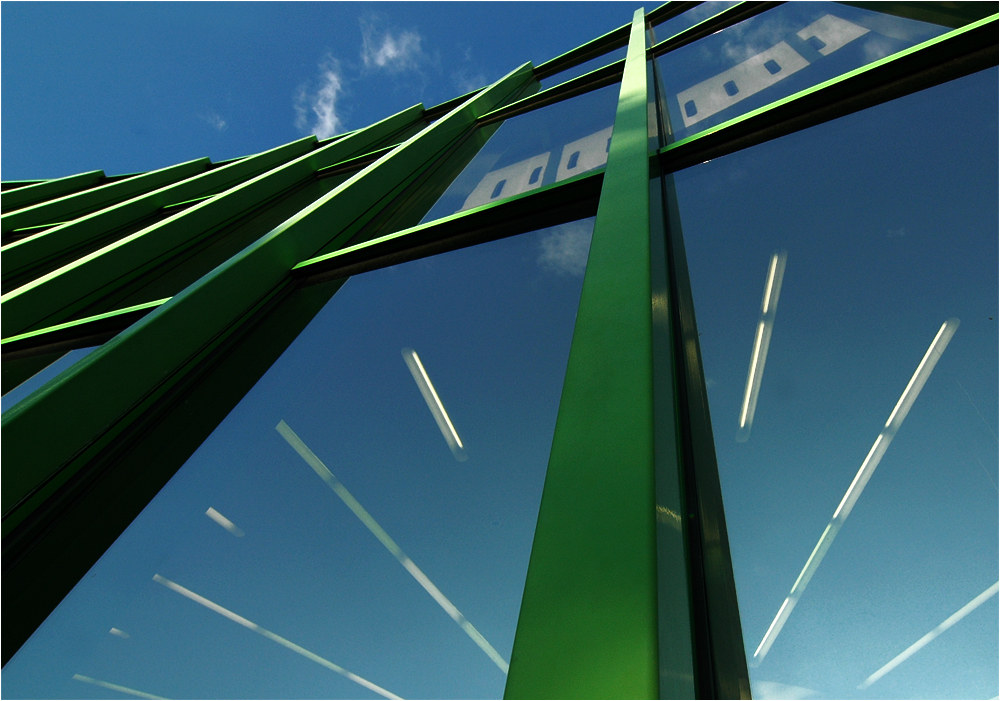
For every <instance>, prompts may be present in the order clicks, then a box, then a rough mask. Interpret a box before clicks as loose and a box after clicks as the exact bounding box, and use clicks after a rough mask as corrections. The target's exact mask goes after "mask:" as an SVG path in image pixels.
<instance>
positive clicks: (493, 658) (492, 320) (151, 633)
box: [3, 220, 593, 698]
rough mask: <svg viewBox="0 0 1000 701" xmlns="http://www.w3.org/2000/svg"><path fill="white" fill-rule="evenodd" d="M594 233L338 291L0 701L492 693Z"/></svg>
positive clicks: (54, 626)
mask: <svg viewBox="0 0 1000 701" xmlns="http://www.w3.org/2000/svg"><path fill="white" fill-rule="evenodd" d="M592 226H593V222H592V220H584V221H580V222H573V223H569V224H566V225H563V226H560V227H554V228H551V229H546V230H542V231H538V232H534V233H531V234H526V235H523V236H517V237H512V238H509V239H503V240H500V241H496V242H493V243H489V244H484V245H481V246H477V247H473V248H467V249H463V250H459V251H454V252H451V253H447V254H444V255H440V256H436V257H434V258H429V259H424V260H418V261H413V262H411V263H406V264H403V265H399V266H396V267H392V268H387V269H384V270H378V271H373V272H371V273H366V274H364V275H360V276H357V277H355V278H352V279H351V280H349V281H348V282H347V283H346V285H345V286H344V287H343V288H342V289H341V290H340V291H338V292H337V293H336V294H335V295H334V297H333V299H332V300H331V302H330V303H329V304H327V306H326V307H325V308H324V309H323V310H322V311H321V312H320V313H319V314H318V315H317V317H316V319H314V320H313V322H312V323H311V324H310V326H309V327H308V328H307V329H306V331H305V332H303V334H302V335H301V336H300V337H299V338H298V339H297V340H296V341H295V343H294V344H292V346H290V347H289V348H288V350H287V351H286V352H285V353H284V354H283V355H282V356H281V358H280V359H279V360H278V362H277V363H276V364H275V365H274V366H273V367H272V368H271V369H270V370H269V371H268V373H267V374H265V376H264V377H263V378H262V379H261V380H260V381H259V382H258V383H257V384H256V385H255V387H254V388H253V390H251V392H250V393H249V394H248V395H247V397H246V398H245V399H244V400H243V401H242V402H241V403H240V404H239V405H238V406H237V407H236V408H235V409H234V411H233V412H232V413H231V414H230V415H229V417H228V418H227V419H226V420H225V421H224V422H223V423H222V424H221V425H220V426H219V427H218V429H217V430H216V431H215V432H214V433H213V434H212V435H211V436H210V437H209V439H208V440H207V441H206V442H205V443H204V444H203V445H202V446H201V447H200V448H199V450H198V451H197V452H196V453H195V454H194V455H193V456H192V457H191V459H190V460H189V461H188V463H187V464H186V465H185V466H184V467H183V468H182V469H181V470H180V472H178V474H177V475H176V476H175V477H174V478H173V479H172V480H171V481H170V482H169V483H168V484H167V486H166V487H164V489H163V490H162V491H161V492H160V494H159V495H158V496H157V497H156V499H155V500H154V501H153V502H151V503H150V505H149V506H148V507H147V508H146V509H145V510H144V511H143V513H142V514H141V515H140V516H139V517H138V518H137V519H136V521H135V522H134V523H133V524H132V525H131V526H130V527H129V529H128V530H127V531H126V532H125V533H124V534H123V535H122V536H121V537H120V538H119V539H118V541H117V542H116V543H115V545H114V546H113V547H112V548H111V549H110V550H109V551H108V552H107V553H106V554H105V555H104V557H103V558H102V559H101V560H100V561H99V562H98V564H97V565H96V566H95V567H94V568H93V569H92V570H91V572H90V573H88V575H87V576H86V577H85V578H84V579H83V580H82V581H81V582H80V583H79V584H78V585H77V587H76V588H75V589H74V590H73V591H72V592H71V593H70V594H69V596H68V597H67V598H66V599H65V600H64V601H63V603H62V604H60V606H59V607H58V608H57V609H56V611H55V612H54V613H53V614H52V615H51V616H50V617H49V619H48V620H47V621H46V622H45V623H44V624H43V625H42V627H41V628H40V629H39V630H38V631H36V633H35V634H34V636H33V637H32V638H31V639H30V640H29V642H28V643H27V644H26V645H25V646H24V647H23V648H22V649H21V650H20V651H19V652H18V653H17V655H15V656H14V658H13V659H12V660H11V661H10V662H9V663H8V664H7V666H6V667H5V668H4V672H3V683H4V692H5V695H7V696H10V697H15V696H41V697H63V698H67V697H68V698H87V697H103V696H108V695H109V692H115V693H117V692H120V693H122V694H126V695H132V696H135V695H137V694H139V695H143V694H144V695H147V696H146V697H147V698H151V697H158V696H164V697H172V698H196V697H200V698H279V697H280V698H289V697H290V698H391V697H392V696H393V695H396V696H402V697H411V698H490V697H499V696H500V695H501V694H502V693H503V687H504V683H505V675H504V672H503V671H502V670H503V667H505V666H506V662H507V660H509V658H510V650H511V645H512V642H513V635H514V627H515V625H516V621H517V613H518V609H519V606H520V597H521V590H522V587H523V582H524V574H525V570H526V567H527V562H528V554H529V550H530V546H531V538H532V534H533V531H534V525H535V518H536V516H537V510H538V500H539V498H540V494H541V488H542V480H543V478H544V472H545V466H546V464H547V460H548V451H549V445H550V442H551V434H552V430H553V427H554V424H555V414H556V409H557V407H558V402H559V395H560V391H561V388H562V380H563V373H564V372H565V365H566V359H567V357H568V354H569V343H570V336H571V334H572V329H573V323H574V319H575V315H576V307H577V303H578V301H579V294H580V285H581V282H582V271H583V267H584V265H585V263H586V257H587V251H588V247H589V239H590V232H591V229H592ZM404 349H412V350H415V351H417V352H418V353H419V358H420V360H421V364H422V366H423V367H424V369H425V372H426V374H427V376H428V378H429V379H430V380H432V381H433V387H434V391H435V394H436V396H437V397H438V398H439V400H440V402H441V403H442V405H443V406H444V407H446V408H447V413H448V414H449V415H450V418H451V420H452V421H453V422H454V425H455V426H456V427H457V430H458V431H460V432H461V441H462V443H463V446H464V449H465V451H466V453H467V460H465V461H464V462H458V461H456V459H455V457H454V455H453V454H452V452H451V450H450V449H449V445H448V443H447V442H446V439H445V438H444V437H443V435H442V432H441V431H440V430H439V428H438V426H437V425H436V423H435V417H434V416H433V415H432V413H431V411H429V410H428V404H427V403H426V402H425V400H424V397H423V396H422V394H421V390H420V389H419V388H418V386H417V385H415V383H414V379H413V377H412V375H411V372H410V370H409V369H408V366H407V363H406V362H405V359H404V356H403V355H402V353H401V352H402V351H403V350H404ZM276 427H277V429H278V430H276ZM293 435H294V437H295V438H292V436H293ZM296 439H297V440H298V441H299V443H296ZM309 454H312V456H313V458H315V459H314V460H313V459H312V458H310V459H309V460H307V459H306V457H307V456H308V455H309ZM320 466H322V467H320ZM477 635H478V636H479V637H477ZM490 650H492V651H493V652H492V653H491V652H490Z"/></svg>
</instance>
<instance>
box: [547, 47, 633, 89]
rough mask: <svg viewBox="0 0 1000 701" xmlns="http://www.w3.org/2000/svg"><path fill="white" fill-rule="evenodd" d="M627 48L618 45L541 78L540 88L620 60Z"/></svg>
mask: <svg viewBox="0 0 1000 701" xmlns="http://www.w3.org/2000/svg"><path fill="white" fill-rule="evenodd" d="M627 50H628V47H625V46H622V47H619V48H617V49H614V50H613V51H609V52H608V53H606V54H601V55H600V56H597V57H596V58H592V59H590V60H587V61H584V62H583V63H579V64H577V65H575V66H573V67H571V68H567V69H566V70H564V71H559V72H558V73H553V74H552V75H550V76H547V77H545V78H542V79H541V80H540V81H538V82H539V83H540V84H541V86H542V90H546V89H548V88H551V87H554V86H556V85H559V84H560V83H565V82H566V81H567V80H570V79H572V78H578V77H579V76H581V75H585V74H587V73H590V72H591V71H596V70H597V69H598V68H604V66H607V65H608V64H611V63H614V62H615V61H621V60H622V59H623V58H625V54H626V52H627Z"/></svg>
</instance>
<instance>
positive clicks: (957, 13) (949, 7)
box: [842, 2, 997, 27]
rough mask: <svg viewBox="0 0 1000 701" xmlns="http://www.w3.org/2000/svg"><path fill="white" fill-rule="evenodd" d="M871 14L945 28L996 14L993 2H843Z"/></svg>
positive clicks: (995, 6) (959, 25) (995, 5)
mask: <svg viewBox="0 0 1000 701" xmlns="http://www.w3.org/2000/svg"><path fill="white" fill-rule="evenodd" d="M842 4H844V5H852V6H853V7H860V8H862V9H864V10H871V11H872V12H882V13H884V14H888V15H895V16H897V17H905V18H907V19H914V20H917V21H919V22H931V23H933V24H940V25H943V26H945V27H961V26H964V25H966V24H968V23H970V22H974V21H976V20H979V19H982V18H983V17H987V16H989V15H991V14H993V13H994V12H996V9H997V4H996V3H995V2H845V3H842Z"/></svg>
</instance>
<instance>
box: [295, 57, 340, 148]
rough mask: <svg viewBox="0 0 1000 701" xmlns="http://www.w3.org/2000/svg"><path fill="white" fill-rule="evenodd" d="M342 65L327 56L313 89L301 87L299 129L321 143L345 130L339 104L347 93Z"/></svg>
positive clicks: (297, 103)
mask: <svg viewBox="0 0 1000 701" xmlns="http://www.w3.org/2000/svg"><path fill="white" fill-rule="evenodd" d="M342 76H343V74H342V71H341V68H340V63H339V62H338V61H337V59H335V58H334V57H333V56H331V55H329V54H328V55H327V56H326V57H325V58H324V59H323V60H322V61H321V62H320V64H319V77H318V79H317V80H316V81H315V82H314V83H313V85H312V86H310V85H301V86H299V89H298V92H297V93H296V95H295V115H296V116H295V126H296V128H298V129H300V130H302V131H305V132H307V133H311V134H315V135H316V136H317V137H318V138H320V139H325V138H327V137H328V136H333V135H334V134H336V133H338V132H339V131H341V130H342V126H343V119H342V117H341V115H340V113H339V112H338V107H337V102H338V99H339V98H340V97H341V94H342V93H343V90H344V87H343V77H342Z"/></svg>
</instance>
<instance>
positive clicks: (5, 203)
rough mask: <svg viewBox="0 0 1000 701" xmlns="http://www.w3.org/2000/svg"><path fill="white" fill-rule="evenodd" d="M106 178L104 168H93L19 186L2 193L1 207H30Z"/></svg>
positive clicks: (10, 208)
mask: <svg viewBox="0 0 1000 701" xmlns="http://www.w3.org/2000/svg"><path fill="white" fill-rule="evenodd" d="M102 180H104V171H103V170H92V171H90V172H88V173H77V174H76V175H67V176H66V177H65V178H55V179H54V180H46V181H44V182H40V183H36V184H34V185H27V186H25V187H19V188H17V189H16V190H8V191H5V192H2V193H0V208H2V209H3V211H4V212H13V211H14V210H16V209H22V208H24V207H30V206H31V205H35V204H39V203H40V202H45V201H46V200H51V199H54V198H56V197H62V196H64V195H69V194H72V193H74V192H79V191H80V190H83V189H84V188H88V187H93V186H94V185H97V184H98V183H100V182H101V181H102Z"/></svg>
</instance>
